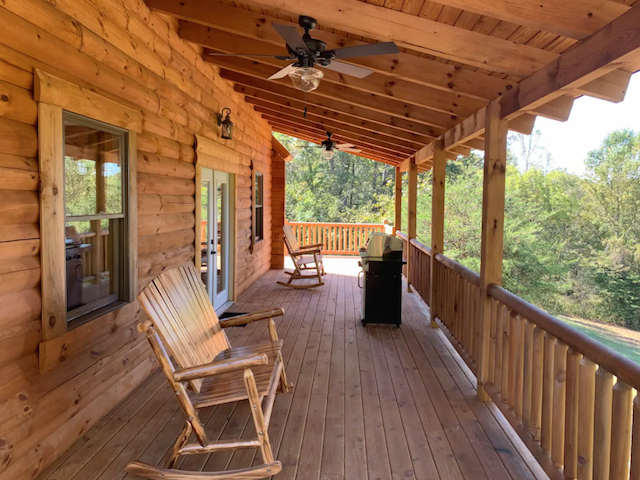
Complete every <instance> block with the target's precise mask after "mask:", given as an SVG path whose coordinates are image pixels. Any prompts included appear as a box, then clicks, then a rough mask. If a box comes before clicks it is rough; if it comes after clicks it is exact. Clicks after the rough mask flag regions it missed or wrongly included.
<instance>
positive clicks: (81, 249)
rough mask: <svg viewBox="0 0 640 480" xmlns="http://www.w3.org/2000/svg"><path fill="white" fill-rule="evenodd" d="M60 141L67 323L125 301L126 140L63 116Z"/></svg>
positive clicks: (119, 133)
mask: <svg viewBox="0 0 640 480" xmlns="http://www.w3.org/2000/svg"><path fill="white" fill-rule="evenodd" d="M64 136H65V138H64V140H65V158H64V181H65V187H64V188H65V197H64V201H65V214H66V219H65V244H66V252H65V258H66V288H67V312H68V315H67V319H68V320H75V319H80V318H81V317H84V316H85V315H87V314H90V313H91V312H93V311H95V310H98V309H100V308H102V307H104V306H107V305H109V304H112V303H114V302H117V301H118V300H128V290H127V284H128V276H127V275H128V269H127V256H128V253H127V251H126V245H127V225H128V220H127V218H126V215H125V213H126V198H124V197H123V194H124V193H125V192H126V176H125V177H123V172H127V159H126V155H125V154H126V139H127V134H126V132H125V131H122V130H120V129H118V128H116V127H112V126H110V125H106V124H103V123H101V122H96V121H93V120H90V119H87V118H84V117H81V116H79V115H74V114H71V113H68V112H65V113H64ZM85 318H87V317H85Z"/></svg>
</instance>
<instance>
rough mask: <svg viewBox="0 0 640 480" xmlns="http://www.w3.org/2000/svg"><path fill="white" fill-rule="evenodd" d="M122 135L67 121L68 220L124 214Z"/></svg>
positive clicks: (66, 199)
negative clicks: (73, 217) (72, 217)
mask: <svg viewBox="0 0 640 480" xmlns="http://www.w3.org/2000/svg"><path fill="white" fill-rule="evenodd" d="M123 138H124V136H123V135H122V134H114V133H110V132H106V131H102V130H100V129H96V128H95V127H91V126H86V125H80V124H79V122H77V121H76V120H73V119H67V120H66V121H65V162H64V163H65V202H66V207H65V208H66V214H67V216H79V215H96V214H100V213H105V214H122V213H123V206H122V204H123V202H122V168H121V164H122V161H121V156H122V147H123Z"/></svg>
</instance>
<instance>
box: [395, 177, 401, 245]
mask: <svg viewBox="0 0 640 480" xmlns="http://www.w3.org/2000/svg"><path fill="white" fill-rule="evenodd" d="M398 230H402V172H401V171H400V167H399V166H398V167H396V188H395V212H394V218H393V234H394V235H395V234H396V232H397V231H398Z"/></svg>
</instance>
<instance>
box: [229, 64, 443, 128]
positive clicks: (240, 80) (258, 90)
mask: <svg viewBox="0 0 640 480" xmlns="http://www.w3.org/2000/svg"><path fill="white" fill-rule="evenodd" d="M225 75H226V78H227V79H228V80H232V81H233V82H235V87H234V88H235V90H236V92H238V93H243V94H244V95H249V96H251V97H254V98H260V99H264V100H267V101H270V102H273V103H282V104H284V105H289V104H291V105H293V102H294V101H298V102H300V103H302V104H303V105H304V104H307V105H309V106H310V107H315V108H318V109H322V110H326V111H328V112H333V113H331V114H335V113H344V114H347V115H352V116H354V117H357V118H359V119H361V120H362V121H367V122H375V123H376V124H380V125H388V126H390V127H394V128H397V129H401V130H403V131H406V132H415V133H417V134H420V135H425V136H428V137H433V138H435V137H437V136H438V135H440V134H442V133H444V130H443V129H437V128H434V127H431V126H428V125H424V124H421V123H417V122H413V121H411V120H408V119H406V118H402V117H397V116H394V115H389V114H383V113H380V112H377V111H374V110H370V109H368V108H365V107H358V106H354V105H350V104H348V103H343V102H340V101H339V100H334V99H329V98H324V97H320V96H318V95H314V94H313V93H309V94H306V95H305V94H304V93H303V92H301V91H299V90H295V89H292V88H289V87H286V86H284V85H278V84H273V83H271V82H267V81H266V80H259V79H256V78H254V77H248V76H245V75H241V74H236V73H235V72H227V73H226V74H225ZM223 78H224V77H223ZM326 115H329V113H326Z"/></svg>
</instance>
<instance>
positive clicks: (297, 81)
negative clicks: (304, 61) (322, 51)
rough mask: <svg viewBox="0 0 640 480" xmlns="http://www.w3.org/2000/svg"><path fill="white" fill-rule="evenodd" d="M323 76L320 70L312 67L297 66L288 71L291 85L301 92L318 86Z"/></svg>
mask: <svg viewBox="0 0 640 480" xmlns="http://www.w3.org/2000/svg"><path fill="white" fill-rule="evenodd" d="M323 77H324V73H322V70H318V69H317V68H313V67H298V68H296V69H295V70H293V71H291V72H290V73H289V78H291V83H293V86H294V87H295V88H297V89H298V90H302V91H303V92H310V91H312V90H315V89H316V88H318V85H320V80H322V78H323Z"/></svg>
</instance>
